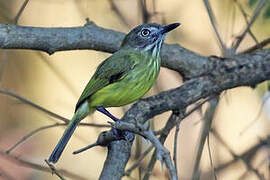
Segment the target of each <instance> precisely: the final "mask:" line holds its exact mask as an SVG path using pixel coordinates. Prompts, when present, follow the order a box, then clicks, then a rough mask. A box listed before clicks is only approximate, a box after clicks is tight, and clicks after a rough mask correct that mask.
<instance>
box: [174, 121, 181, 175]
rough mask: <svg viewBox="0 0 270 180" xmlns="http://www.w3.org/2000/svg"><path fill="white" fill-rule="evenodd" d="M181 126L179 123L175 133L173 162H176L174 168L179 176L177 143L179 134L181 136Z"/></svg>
mask: <svg viewBox="0 0 270 180" xmlns="http://www.w3.org/2000/svg"><path fill="white" fill-rule="evenodd" d="M179 126H180V123H179V122H178V123H177V124H176V126H175V133H174V143H173V161H174V167H175V170H176V174H177V175H178V170H177V153H178V152H177V145H178V144H177V143H178V134H179V129H180V128H179Z"/></svg>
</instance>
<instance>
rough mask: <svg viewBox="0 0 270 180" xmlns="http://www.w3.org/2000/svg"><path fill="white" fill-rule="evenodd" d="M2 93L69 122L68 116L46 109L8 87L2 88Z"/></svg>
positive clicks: (0, 91)
mask: <svg viewBox="0 0 270 180" xmlns="http://www.w3.org/2000/svg"><path fill="white" fill-rule="evenodd" d="M0 93H1V94H5V95H8V96H11V97H14V98H16V99H18V100H20V101H21V102H23V103H25V104H27V105H30V106H32V107H34V108H36V109H38V110H40V111H42V112H44V113H46V114H48V115H50V116H52V117H54V118H56V119H59V120H61V121H63V122H65V123H68V122H69V120H68V119H66V118H64V117H62V116H60V115H58V114H56V113H54V112H52V111H49V110H47V109H45V108H44V107H41V106H40V105H37V104H35V103H33V102H32V101H30V100H28V99H26V98H24V97H22V96H20V95H18V94H16V93H14V92H12V91H10V90H8V89H0Z"/></svg>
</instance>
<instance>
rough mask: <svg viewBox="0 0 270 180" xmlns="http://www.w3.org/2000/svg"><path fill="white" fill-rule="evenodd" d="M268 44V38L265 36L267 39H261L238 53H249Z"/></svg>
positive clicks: (269, 41) (269, 42)
mask: <svg viewBox="0 0 270 180" xmlns="http://www.w3.org/2000/svg"><path fill="white" fill-rule="evenodd" d="M268 44H270V38H267V39H265V40H263V41H261V42H260V43H258V44H256V45H255V46H252V47H250V48H248V49H246V50H244V51H242V52H240V53H242V54H243V53H251V52H253V51H255V50H257V49H262V48H263V47H264V46H266V45H268Z"/></svg>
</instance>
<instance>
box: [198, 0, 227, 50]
mask: <svg viewBox="0 0 270 180" xmlns="http://www.w3.org/2000/svg"><path fill="white" fill-rule="evenodd" d="M203 2H204V6H205V8H206V10H207V14H208V16H209V19H210V22H211V25H212V27H213V29H214V31H215V34H216V36H217V39H218V42H219V45H220V46H221V51H222V53H224V52H225V51H226V50H227V47H226V46H225V44H224V43H223V40H222V39H221V36H220V34H219V32H218V29H217V27H216V24H217V23H216V20H215V16H214V13H213V10H212V8H211V6H210V4H209V1H208V0H203Z"/></svg>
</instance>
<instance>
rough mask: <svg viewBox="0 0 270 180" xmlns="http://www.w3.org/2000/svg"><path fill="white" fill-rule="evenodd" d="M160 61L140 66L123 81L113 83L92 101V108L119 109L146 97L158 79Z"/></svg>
mask: <svg viewBox="0 0 270 180" xmlns="http://www.w3.org/2000/svg"><path fill="white" fill-rule="evenodd" d="M159 69H160V59H149V61H148V62H146V63H141V64H138V65H136V66H135V67H134V69H133V70H131V71H130V72H129V73H128V74H127V75H126V76H125V77H124V78H123V79H121V80H120V81H118V82H115V83H112V84H110V85H108V86H106V87H104V88H102V89H101V90H99V91H98V92H97V93H95V94H94V95H93V96H92V98H91V99H90V103H91V104H92V106H104V107H117V106H123V105H126V104H129V103H132V102H134V101H136V100H138V99H139V98H141V97H142V96H143V95H145V94H146V93H147V92H148V91H149V89H150V88H151V87H152V85H153V84H154V82H155V81H156V79H157V76H158V73H159Z"/></svg>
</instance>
